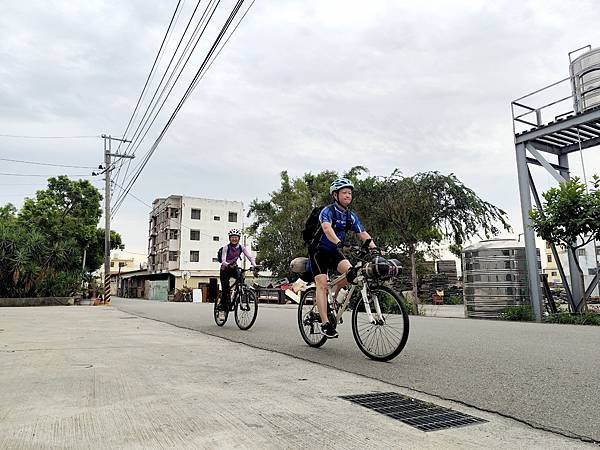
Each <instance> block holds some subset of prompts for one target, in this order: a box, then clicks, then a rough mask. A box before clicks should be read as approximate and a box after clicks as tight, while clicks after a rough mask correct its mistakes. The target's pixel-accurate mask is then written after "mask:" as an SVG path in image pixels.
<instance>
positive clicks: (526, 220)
mask: <svg viewBox="0 0 600 450" xmlns="http://www.w3.org/2000/svg"><path fill="white" fill-rule="evenodd" d="M516 156H517V175H518V178H519V195H520V197H521V215H522V217H523V233H524V235H525V256H526V258H527V274H528V278H529V299H530V301H531V308H532V310H533V316H534V318H535V320H536V322H541V320H542V295H541V288H540V276H539V272H538V268H537V252H536V246H535V233H534V231H533V228H531V218H530V217H529V211H531V193H530V191H529V189H530V187H529V174H528V168H527V149H526V148H525V144H524V143H519V144H517V145H516Z"/></svg>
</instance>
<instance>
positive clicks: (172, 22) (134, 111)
mask: <svg viewBox="0 0 600 450" xmlns="http://www.w3.org/2000/svg"><path fill="white" fill-rule="evenodd" d="M180 4H181V0H178V1H177V5H176V6H175V11H173V15H172V16H171V20H170V22H169V26H168V27H167V31H166V32H165V35H164V37H163V40H162V42H161V44H160V48H159V49H158V52H157V53H156V57H155V58H154V62H153V63H152V68H151V69H150V73H149V74H148V77H147V78H146V82H145V83H144V87H143V88H142V92H141V94H140V97H139V98H138V101H137V103H136V105H135V108H134V109H133V113H132V114H131V117H130V119H129V122H128V123H127V127H126V128H125V132H124V133H123V138H126V136H127V132H128V131H129V127H130V126H131V123H132V121H133V119H134V117H135V114H136V113H137V110H138V108H139V106H140V103H141V101H142V98H143V97H144V93H145V92H146V88H147V87H148V83H149V82H150V80H151V78H152V75H153V73H154V69H155V68H156V64H157V62H158V61H159V59H160V57H161V55H162V50H163V48H164V45H165V42H166V41H167V39H168V37H169V33H170V31H171V27H172V25H173V24H174V23H175V22H177V20H178V19H179V14H180V13H181V10H180V9H179V5H180ZM177 11H179V14H178V13H177ZM122 144H123V142H122V141H121V142H119V147H118V148H117V153H119V150H120V149H121V145H122ZM129 163H131V160H129ZM122 165H123V164H120V165H119V168H118V170H117V175H116V177H115V178H118V177H119V173H120V172H121V167H122ZM128 167H129V164H128Z"/></svg>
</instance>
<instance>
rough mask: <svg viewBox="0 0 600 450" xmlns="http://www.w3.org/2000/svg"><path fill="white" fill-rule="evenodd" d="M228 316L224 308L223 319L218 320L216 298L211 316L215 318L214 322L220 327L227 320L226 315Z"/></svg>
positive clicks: (217, 302)
mask: <svg viewBox="0 0 600 450" xmlns="http://www.w3.org/2000/svg"><path fill="white" fill-rule="evenodd" d="M228 316H229V311H228V310H227V309H226V310H225V320H220V319H219V301H218V299H217V300H215V306H214V308H213V317H214V319H215V323H216V324H217V325H218V326H220V327H222V326H223V325H225V322H227V317H228Z"/></svg>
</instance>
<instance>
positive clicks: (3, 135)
mask: <svg viewBox="0 0 600 450" xmlns="http://www.w3.org/2000/svg"><path fill="white" fill-rule="evenodd" d="M0 137H7V138H18V139H88V138H99V137H100V136H98V135H92V136H89V135H88V136H22V135H17V134H0Z"/></svg>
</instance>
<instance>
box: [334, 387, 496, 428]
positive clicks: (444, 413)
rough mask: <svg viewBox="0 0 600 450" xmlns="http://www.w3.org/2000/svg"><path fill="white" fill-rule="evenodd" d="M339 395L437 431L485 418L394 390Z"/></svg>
mask: <svg viewBox="0 0 600 450" xmlns="http://www.w3.org/2000/svg"><path fill="white" fill-rule="evenodd" d="M340 398H343V399H344V400H348V401H351V402H352V403H356V404H358V405H361V406H364V407H365V408H369V409H372V410H373V411H377V412H378V413H381V414H383V415H385V416H388V417H391V418H393V419H397V420H400V421H401V422H404V423H405V424H407V425H410V426H413V427H415V428H418V429H419V430H421V431H436V430H442V429H445V428H454V427H462V426H465V425H473V424H476V423H484V422H487V420H484V419H480V418H479V417H474V416H470V415H468V414H463V413H461V412H458V411H454V410H452V409H448V408H443V407H441V406H438V405H434V404H433V403H427V402H423V401H421V400H417V399H416V398H412V397H407V396H406V395H401V394H397V393H396V392H377V393H372V394H359V395H343V396H341V397H340Z"/></svg>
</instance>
